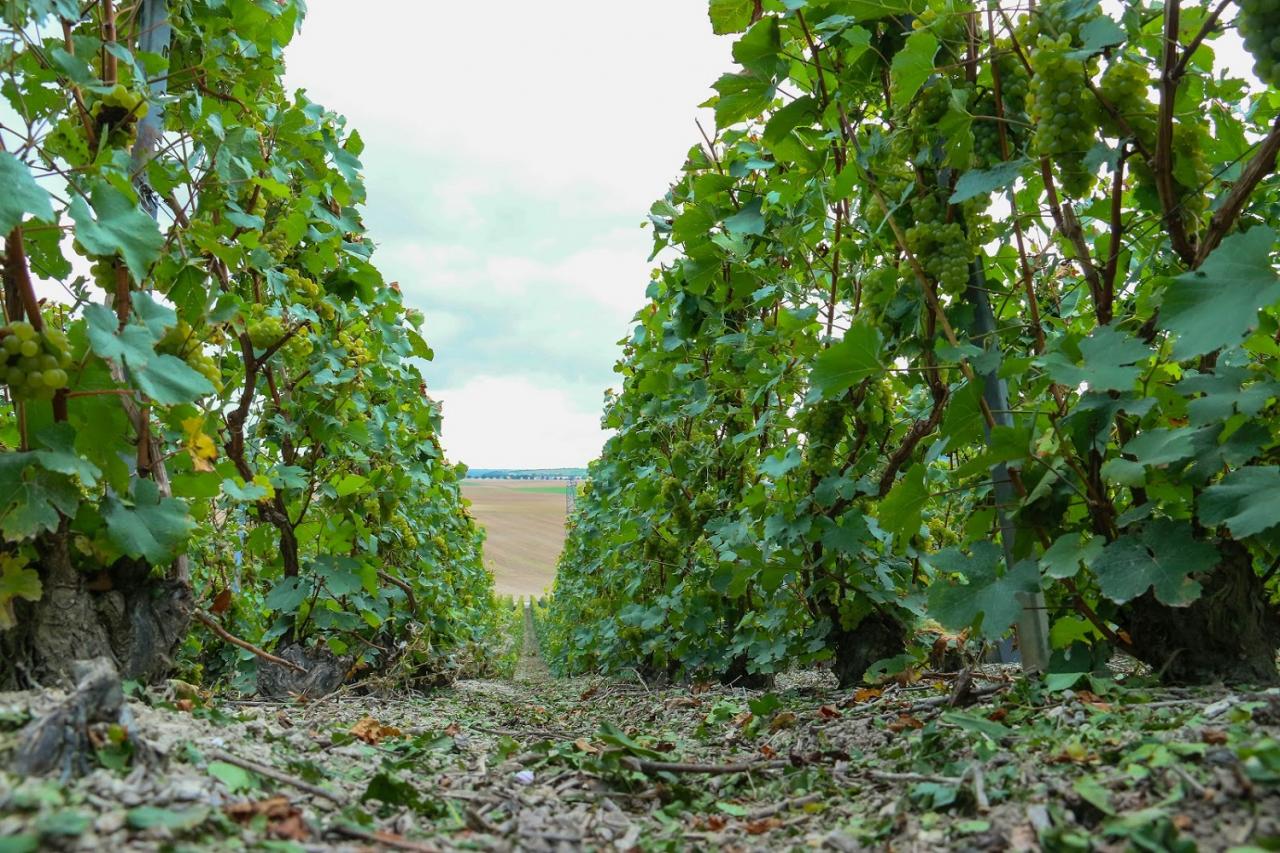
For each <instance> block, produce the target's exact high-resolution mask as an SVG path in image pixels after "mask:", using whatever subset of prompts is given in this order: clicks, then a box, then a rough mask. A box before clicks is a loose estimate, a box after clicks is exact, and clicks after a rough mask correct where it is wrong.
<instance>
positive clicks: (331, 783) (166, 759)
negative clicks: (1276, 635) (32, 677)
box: [0, 614, 1280, 853]
mask: <svg viewBox="0 0 1280 853" xmlns="http://www.w3.org/2000/svg"><path fill="white" fill-rule="evenodd" d="M521 633H522V635H523V636H522V637H521V638H519V639H521V640H522V641H523V649H524V651H523V654H522V658H521V661H520V664H519V666H518V668H517V675H516V678H515V679H514V680H512V681H461V682H458V683H457V684H456V685H454V686H453V687H450V688H443V689H440V690H437V691H435V692H432V693H429V694H426V695H421V694H419V695H381V696H374V695H357V694H356V693H355V692H353V690H352V689H347V690H345V691H342V692H340V693H339V694H337V695H334V696H332V697H329V698H326V699H322V700H319V701H316V702H313V703H310V704H306V705H299V704H296V703H288V702H285V703H281V702H265V701H257V700H254V701H243V702H226V701H222V702H210V703H209V704H204V705H198V706H196V707H194V708H192V709H191V710H187V711H183V710H179V709H178V708H177V707H176V703H175V702H174V701H173V695H174V694H170V695H169V696H168V697H166V696H164V695H161V694H155V693H153V694H148V695H146V696H140V697H139V698H137V699H135V700H133V701H131V702H130V711H131V713H132V716H133V725H132V728H131V733H130V738H131V740H129V741H126V743H131V744H133V747H132V748H133V750H134V758H133V759H132V760H130V761H124V760H121V758H120V754H119V752H120V750H119V747H117V746H113V744H112V738H111V737H106V738H103V739H102V740H101V742H102V744H103V746H102V749H101V750H100V756H99V760H100V763H102V764H104V765H109V766H100V767H99V768H98V769H96V770H94V771H93V772H92V773H91V774H90V775H88V776H86V777H83V778H80V779H78V780H65V781H64V780H61V779H57V778H54V779H47V780H39V779H24V778H19V777H16V776H13V775H6V774H3V773H0V849H2V850H5V851H29V850H36V849H50V850H59V849H79V850H95V849H96V850H147V851H152V850H156V851H158V850H218V851H223V850H283V851H309V850H316V851H320V850H343V851H357V850H391V849H402V850H415V851H428V850H532V851H572V850H580V849H595V850H637V849H638V850H793V849H796V850H813V849H824V850H839V851H851V850H894V851H935V850H963V851H988V850H989V851H997V850H1040V849H1044V850H1090V849H1091V850H1101V851H1117V853H1118V851H1122V850H1134V849H1142V850H1177V851H1182V850H1196V849H1202V850H1226V849H1230V848H1233V847H1238V846H1241V845H1257V846H1255V847H1253V848H1252V849H1258V847H1263V848H1265V849H1275V847H1274V846H1272V845H1275V844H1277V843H1280V741H1278V740H1277V737H1278V736H1280V692H1277V691H1272V692H1267V693H1247V692H1234V693H1228V692H1225V691H1222V690H1208V691H1191V690H1156V689H1149V688H1144V687H1142V686H1141V685H1138V686H1129V687H1124V688H1121V687H1119V686H1116V683H1115V682H1114V681H1112V680H1105V681H1100V682H1095V683H1094V684H1093V685H1092V687H1093V690H1084V689H1081V685H1078V686H1077V688H1076V689H1075V690H1074V691H1072V690H1068V691H1058V692H1055V693H1052V694H1050V693H1047V692H1045V691H1043V690H1042V688H1040V687H1038V686H1036V685H1035V684H1028V683H1024V682H1019V681H1017V680H1016V679H1015V677H1014V676H1015V675H1016V673H1012V672H1010V671H1007V670H1001V669H998V668H993V669H988V670H984V671H983V672H982V673H978V674H977V675H976V677H975V679H974V681H973V682H972V683H973V685H974V686H975V687H976V690H977V693H978V694H980V695H982V699H981V701H979V702H977V703H976V704H971V705H968V706H966V707H962V708H952V707H949V706H948V700H949V697H950V696H952V695H953V694H954V691H955V686H956V684H957V683H958V682H957V679H956V677H955V676H954V675H930V674H924V675H921V676H920V677H919V678H917V679H915V680H908V681H906V682H905V683H892V684H888V685H884V686H881V687H877V688H869V687H868V688H863V689H861V690H857V691H849V690H839V689H837V688H836V686H835V683H834V680H833V679H832V678H831V677H830V674H829V673H825V672H821V671H804V672H796V673H790V674H785V675H782V676H779V678H778V682H777V684H776V686H775V688H774V689H773V691H772V692H769V693H762V692H759V691H749V690H745V689H739V688H734V687H726V686H723V685H705V684H694V685H678V686H665V687H659V686H657V685H651V684H645V683H642V682H640V681H638V680H636V681H623V680H605V679H599V678H576V679H553V678H551V677H549V676H548V674H547V670H546V667H545V665H544V664H543V662H542V661H541V659H540V656H539V653H538V646H537V642H536V639H535V636H536V631H535V630H534V626H533V625H532V616H531V615H530V614H526V617H525V620H524V625H523V630H522V631H521ZM184 691H185V688H180V689H179V690H178V692H179V693H181V692H184ZM1095 691H1097V692H1095ZM56 700H57V694H56V693H52V692H46V693H43V694H37V693H24V694H8V695H0V730H3V729H6V728H7V729H9V730H10V733H8V734H0V752H3V750H4V749H5V747H6V744H8V743H11V742H12V740H13V737H14V735H13V733H12V732H13V730H14V729H15V728H16V726H17V725H19V724H21V723H22V722H23V721H24V720H25V719H26V718H27V717H28V716H30V715H32V714H36V715H39V714H40V713H42V711H43V710H45V709H47V707H48V706H49V705H50V704H52V703H53V702H55V701H56ZM183 707H186V706H185V705H184V706H183ZM1006 724H1007V725H1006ZM143 753H147V754H149V755H150V758H149V759H148V760H146V761H143V760H142V759H141V756H142V755H143ZM245 766H252V767H254V768H255V769H253V770H250V771H246V770H245V769H243V768H244V767H245ZM113 767H114V768H115V769H112V768H113Z"/></svg>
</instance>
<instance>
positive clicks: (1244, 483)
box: [1198, 465, 1280, 539]
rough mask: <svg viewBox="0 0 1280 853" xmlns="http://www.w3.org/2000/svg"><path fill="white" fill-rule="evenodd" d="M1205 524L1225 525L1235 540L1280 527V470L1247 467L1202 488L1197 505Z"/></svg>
mask: <svg viewBox="0 0 1280 853" xmlns="http://www.w3.org/2000/svg"><path fill="white" fill-rule="evenodd" d="M1198 509H1199V515H1200V520H1201V521H1202V522H1204V523H1205V524H1225V525H1226V526H1227V529H1228V530H1230V531H1231V535H1232V536H1234V537H1235V538H1237V539H1243V538H1245V537H1246V536H1253V535H1256V534H1258V533H1262V532H1263V531H1266V530H1270V529H1271V528H1273V527H1275V526H1276V525H1277V524H1280V468H1278V467H1276V466H1275V465H1250V466H1248V467H1246V468H1241V469H1239V470H1238V471H1232V472H1231V473H1230V474H1228V475H1227V476H1225V477H1223V478H1222V480H1221V481H1220V482H1218V483H1217V484H1215V485H1212V486H1210V487H1209V488H1207V489H1205V490H1204V492H1202V493H1201V495H1200V503H1199V506H1198Z"/></svg>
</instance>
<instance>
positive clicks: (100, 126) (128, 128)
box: [89, 83, 148, 148]
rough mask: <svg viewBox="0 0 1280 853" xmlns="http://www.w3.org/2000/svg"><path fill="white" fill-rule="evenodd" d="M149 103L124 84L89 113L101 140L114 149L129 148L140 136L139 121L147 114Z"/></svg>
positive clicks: (104, 97) (106, 96)
mask: <svg viewBox="0 0 1280 853" xmlns="http://www.w3.org/2000/svg"><path fill="white" fill-rule="evenodd" d="M147 109H148V107H147V102H146V101H145V100H143V97H142V96H141V95H139V94H138V93H137V92H131V91H129V89H128V88H126V87H125V85H124V84H123V83H117V84H116V86H115V88H113V89H112V90H111V91H110V92H108V93H107V94H105V95H103V96H102V97H100V98H99V99H98V100H97V101H96V102H94V104H93V106H92V107H91V108H90V110H89V113H90V115H91V116H92V117H93V120H94V123H95V125H96V126H97V131H98V136H99V138H105V139H106V140H107V144H108V145H111V146H112V147H114V148H128V147H129V146H130V145H132V144H133V142H134V140H135V139H136V138H137V136H138V119H140V118H142V117H143V116H145V115H146V114H147Z"/></svg>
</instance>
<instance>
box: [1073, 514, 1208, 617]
mask: <svg viewBox="0 0 1280 853" xmlns="http://www.w3.org/2000/svg"><path fill="white" fill-rule="evenodd" d="M1217 563H1218V549H1217V548H1215V547H1213V545H1211V544H1209V543H1208V542H1201V541H1199V540H1197V539H1195V537H1194V536H1192V534H1191V525H1190V524H1189V523H1188V522H1186V521H1173V520H1171V519H1157V520H1156V521H1153V522H1151V523H1150V524H1148V525H1147V526H1146V527H1145V528H1144V529H1143V530H1142V532H1141V533H1140V534H1138V535H1134V534H1132V533H1127V534H1125V535H1124V536H1121V537H1120V538H1119V539H1117V540H1115V541H1114V542H1112V543H1111V544H1109V545H1107V547H1106V548H1103V549H1102V553H1101V554H1099V555H1098V557H1097V558H1096V559H1095V560H1094V561H1093V565H1092V566H1090V568H1091V569H1092V570H1093V574H1094V576H1095V577H1096V578H1097V579H1098V586H1099V588H1100V589H1101V590H1102V594H1103V595H1105V596H1106V597H1107V598H1109V599H1111V600H1112V601H1114V602H1116V603H1117V604H1124V603H1125V602H1127V601H1131V600H1133V599H1135V598H1137V597H1138V596H1140V595H1142V594H1143V593H1144V592H1146V591H1147V590H1148V589H1151V588H1153V587H1154V589H1155V593H1156V598H1158V599H1160V601H1162V602H1164V603H1165V604H1168V605H1170V606H1171V607H1182V606H1185V605H1188V604H1190V603H1191V602H1193V601H1195V600H1196V599H1197V598H1199V597H1200V584H1199V583H1198V582H1196V581H1195V580H1193V579H1192V578H1191V577H1190V575H1191V573H1192V572H1201V571H1208V570H1209V569H1212V568H1213V567H1214V566H1216V565H1217Z"/></svg>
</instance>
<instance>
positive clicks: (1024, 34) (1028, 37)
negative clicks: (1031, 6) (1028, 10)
mask: <svg viewBox="0 0 1280 853" xmlns="http://www.w3.org/2000/svg"><path fill="white" fill-rule="evenodd" d="M1101 14H1102V9H1101V8H1100V7H1099V6H1098V4H1097V3H1092V4H1084V3H1081V2H1080V0H1048V2H1046V3H1041V4H1040V5H1039V6H1038V7H1037V8H1036V9H1035V10H1034V11H1033V12H1032V14H1030V15H1028V16H1027V17H1026V18H1025V19H1024V20H1023V21H1022V23H1021V26H1020V27H1019V34H1018V37H1019V40H1020V41H1021V42H1022V43H1023V44H1034V43H1035V42H1036V39H1037V38H1038V37H1040V36H1049V37H1050V38H1053V39H1058V38H1062V37H1066V38H1068V39H1069V40H1070V43H1071V44H1072V45H1074V46H1076V47H1079V46H1080V45H1081V44H1083V41H1082V40H1081V38H1080V31H1081V30H1082V29H1083V28H1084V27H1085V25H1087V24H1088V23H1089V22H1091V21H1093V20H1094V19H1096V18H1097V17H1099V16H1100V15H1101Z"/></svg>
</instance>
